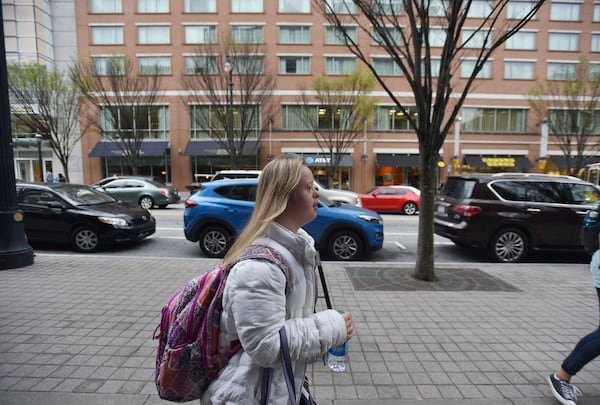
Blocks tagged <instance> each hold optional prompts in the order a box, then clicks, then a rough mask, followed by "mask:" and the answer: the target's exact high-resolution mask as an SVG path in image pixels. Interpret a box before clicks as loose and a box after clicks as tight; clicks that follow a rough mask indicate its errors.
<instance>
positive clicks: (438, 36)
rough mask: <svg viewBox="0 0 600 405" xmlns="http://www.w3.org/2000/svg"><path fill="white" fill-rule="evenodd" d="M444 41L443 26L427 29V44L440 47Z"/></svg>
mask: <svg viewBox="0 0 600 405" xmlns="http://www.w3.org/2000/svg"><path fill="white" fill-rule="evenodd" d="M445 42H446V30H445V29H444V28H431V29H430V30H429V46H430V47H442V46H444V43H445Z"/></svg>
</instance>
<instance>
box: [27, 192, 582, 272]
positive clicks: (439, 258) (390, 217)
mask: <svg viewBox="0 0 600 405" xmlns="http://www.w3.org/2000/svg"><path fill="white" fill-rule="evenodd" d="M183 211H184V205H183V201H182V202H180V203H178V204H173V205H169V206H168V207H167V208H165V209H158V208H154V209H152V210H151V212H152V215H154V216H155V217H156V233H155V234H154V235H152V236H151V237H149V238H147V239H145V240H142V241H141V242H138V243H135V244H129V245H123V246H116V247H112V248H110V249H107V250H103V251H100V252H97V253H96V254H98V255H109V256H133V257H146V258H148V257H157V258H194V257H199V258H202V257H204V256H203V254H202V252H201V251H200V248H199V247H198V244H197V243H192V242H190V241H188V240H186V239H185V236H184V235H183ZM382 217H383V219H384V231H385V239H384V244H383V248H382V249H381V250H379V251H376V252H373V253H372V254H371V255H370V257H368V258H367V259H365V261H377V262H401V263H414V262H415V259H416V255H417V237H418V221H419V216H418V215H412V216H407V215H399V214H383V215H382ZM434 245H435V261H436V263H438V264H443V263H489V262H490V260H489V259H488V258H487V256H486V255H485V254H484V253H483V252H479V251H476V250H474V249H465V248H460V247H458V246H456V245H454V243H452V242H451V241H450V240H448V239H446V238H443V237H440V236H437V235H434ZM33 247H34V249H35V250H36V251H38V252H44V253H55V254H61V253H68V254H71V253H73V252H72V251H71V250H70V249H69V248H68V247H64V246H51V245H35V246H33ZM526 262H531V263H587V262H589V257H588V256H587V255H586V254H583V253H582V254H575V253H563V252H534V253H533V254H532V255H530V257H529V258H527V259H526Z"/></svg>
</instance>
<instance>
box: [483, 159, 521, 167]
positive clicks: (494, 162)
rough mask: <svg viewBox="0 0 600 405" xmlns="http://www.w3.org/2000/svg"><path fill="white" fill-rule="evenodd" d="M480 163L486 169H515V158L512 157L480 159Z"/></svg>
mask: <svg viewBox="0 0 600 405" xmlns="http://www.w3.org/2000/svg"><path fill="white" fill-rule="evenodd" d="M481 161H482V162H483V163H485V164H486V165H488V167H515V166H516V164H515V158H512V157H482V158H481Z"/></svg>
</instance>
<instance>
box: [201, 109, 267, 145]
mask: <svg viewBox="0 0 600 405" xmlns="http://www.w3.org/2000/svg"><path fill="white" fill-rule="evenodd" d="M225 107H226V106H219V105H191V106H190V136H191V138H192V139H213V137H214V136H219V134H218V133H221V134H223V120H226V119H227V118H226V117H227V114H226V110H225ZM233 117H234V122H233V129H234V131H241V130H242V129H243V130H244V133H245V134H247V135H248V136H247V139H256V134H258V133H259V132H260V128H259V117H260V107H259V106H254V107H249V106H247V107H246V108H243V109H240V108H239V106H236V105H234V106H233ZM242 120H244V122H243V123H242ZM212 132H217V133H215V134H213V137H211V133H212Z"/></svg>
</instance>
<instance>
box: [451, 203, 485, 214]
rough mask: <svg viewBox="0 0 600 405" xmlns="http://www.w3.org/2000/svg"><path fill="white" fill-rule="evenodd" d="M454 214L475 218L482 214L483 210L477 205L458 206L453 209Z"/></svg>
mask: <svg viewBox="0 0 600 405" xmlns="http://www.w3.org/2000/svg"><path fill="white" fill-rule="evenodd" d="M452 212H455V213H457V214H459V215H462V216H463V217H474V216H475V215H477V214H479V213H480V212H481V208H480V207H478V206H476V205H457V206H456V207H452Z"/></svg>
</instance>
